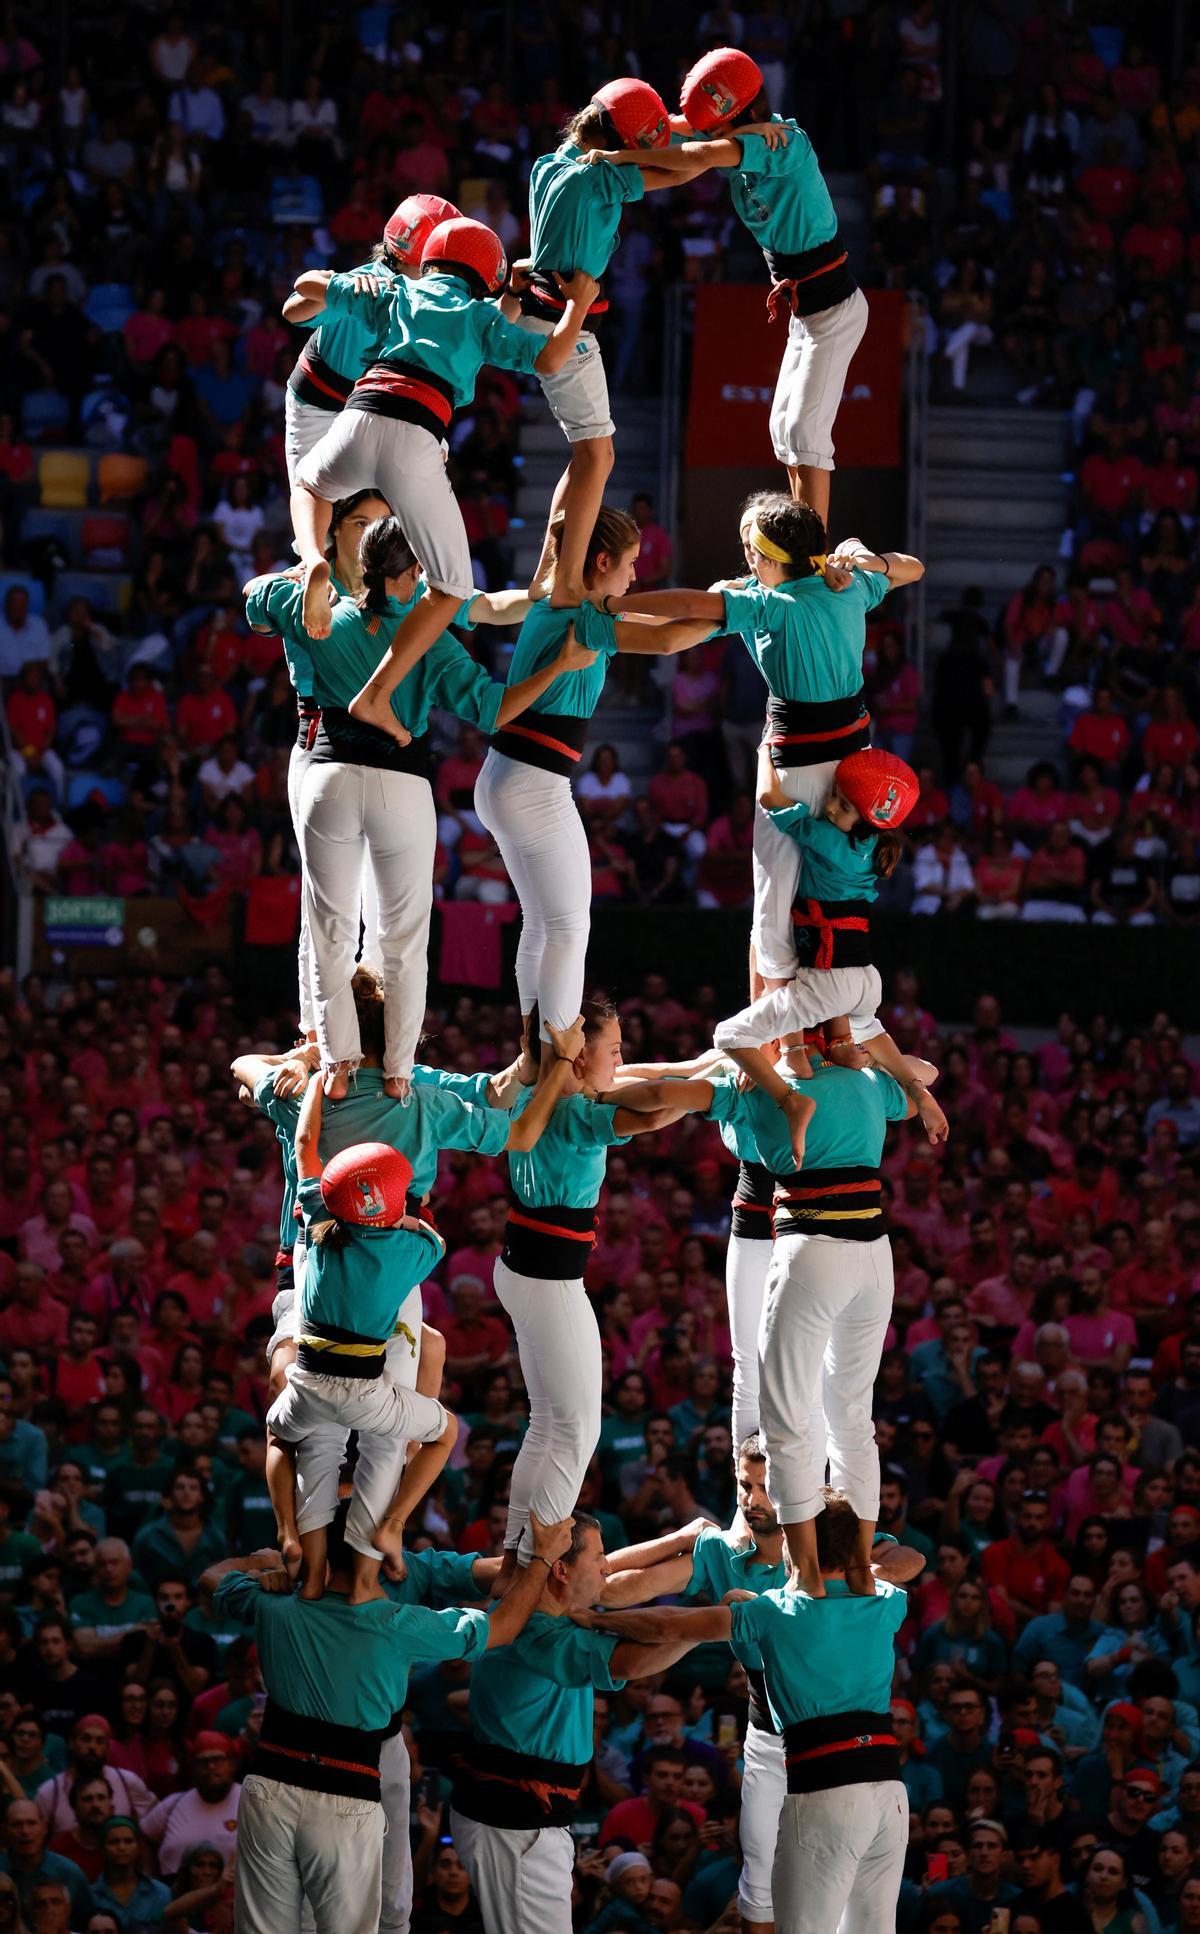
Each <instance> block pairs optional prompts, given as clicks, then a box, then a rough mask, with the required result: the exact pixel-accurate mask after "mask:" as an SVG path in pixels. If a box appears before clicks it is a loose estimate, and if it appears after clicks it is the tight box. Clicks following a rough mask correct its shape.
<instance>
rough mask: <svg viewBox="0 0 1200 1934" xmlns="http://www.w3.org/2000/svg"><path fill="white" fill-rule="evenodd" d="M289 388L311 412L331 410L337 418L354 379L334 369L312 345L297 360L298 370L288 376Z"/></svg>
mask: <svg viewBox="0 0 1200 1934" xmlns="http://www.w3.org/2000/svg"><path fill="white" fill-rule="evenodd" d="M288 388H289V389H290V390H291V392H292V394H293V396H295V397H297V398H298V399H299V401H300V402H301V403H307V404H308V406H309V408H310V409H313V410H328V411H330V413H331V414H335V415H336V413H337V411H338V410H340V409H342V408H343V406H344V405H345V402H346V398H347V397H348V396H349V394H350V392H351V390H352V389H353V388H354V378H353V377H352V376H342V375H341V374H340V373H339V372H338V371H337V370H336V369H331V368H330V366H329V364H328V363H327V362H325V361H324V359H323V358H322V356H321V355H320V353H319V352H318V351H317V350H316V349H314V348H313V345H312V344H311V342H309V343H305V345H304V348H303V349H302V350H301V351H300V354H299V356H298V357H297V359H296V367H295V368H294V369H293V371H292V373H291V375H290V376H289V377H288Z"/></svg>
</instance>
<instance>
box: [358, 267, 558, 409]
mask: <svg viewBox="0 0 1200 1934" xmlns="http://www.w3.org/2000/svg"><path fill="white" fill-rule="evenodd" d="M325 304H326V307H327V308H328V309H330V310H332V311H333V313H334V314H335V315H358V316H360V317H361V319H362V322H363V326H364V327H365V328H366V329H368V330H369V331H370V332H371V333H372V335H374V336H375V337H376V338H377V339H378V346H377V352H376V353H377V358H378V360H379V361H380V362H389V361H390V362H405V363H411V364H413V365H414V366H415V367H416V368H418V369H427V370H428V371H429V372H430V374H431V375H433V376H437V377H438V378H439V379H440V380H441V381H442V382H443V383H446V384H448V386H449V388H450V392H451V397H452V400H453V404H454V408H455V409H456V410H458V409H462V408H463V406H464V405H465V404H467V403H469V402H470V401H471V399H472V398H473V396H474V395H475V383H476V379H477V377H478V375H479V372H480V370H481V369H482V368H483V366H484V364H485V363H491V364H493V366H494V367H495V368H497V369H511V370H513V371H514V372H515V373H516V374H517V375H521V376H532V375H534V373H535V371H534V364H535V363H536V362H537V359H538V357H539V356H540V354H541V352H542V349H543V347H544V343H545V339H544V337H542V336H539V335H537V334H535V333H532V332H531V331H529V330H528V329H519V328H518V327H517V325H516V323H515V322H509V321H508V320H507V319H506V318H505V317H504V316H502V315H501V313H500V310H499V309H498V308H497V306H496V304H495V303H494V302H480V301H477V300H476V298H475V297H474V296H473V295H472V294H471V291H470V289H469V288H468V287H467V285H466V283H465V282H464V281H463V279H462V277H461V276H458V275H441V274H433V275H423V276H422V277H421V279H420V280H419V281H418V282H405V283H403V285H402V286H401V285H400V284H398V283H392V284H391V285H390V286H389V287H388V288H386V289H384V290H383V291H382V292H381V293H380V294H379V295H377V296H369V295H362V296H360V295H355V293H354V277H353V275H335V276H334V278H333V280H332V281H331V282H330V284H329V286H328V288H327V289H326V291H325Z"/></svg>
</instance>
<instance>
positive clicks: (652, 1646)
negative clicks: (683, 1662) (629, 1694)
mask: <svg viewBox="0 0 1200 1934" xmlns="http://www.w3.org/2000/svg"><path fill="white" fill-rule="evenodd" d="M580 1622H583V1621H580ZM586 1622H587V1623H588V1624H589V1625H590V1626H591V1629H592V1630H593V1631H596V1632H609V1633H612V1632H615V1633H616V1634H617V1636H618V1637H619V1638H620V1640H621V1643H620V1644H619V1645H618V1647H617V1649H616V1651H615V1652H614V1653H613V1655H612V1659H611V1661H610V1669H611V1671H612V1674H613V1677H614V1678H619V1679H648V1678H649V1677H650V1676H651V1675H652V1674H653V1673H656V1672H666V1671H667V1670H668V1669H669V1667H671V1666H673V1665H674V1664H675V1662H676V1660H677V1659H682V1658H683V1657H684V1655H685V1654H686V1653H688V1652H690V1651H691V1650H692V1648H693V1646H697V1645H709V1644H714V1643H719V1642H720V1641H722V1640H728V1638H729V1636H730V1631H731V1628H732V1619H731V1616H730V1611H729V1607H728V1605H707V1606H699V1607H697V1608H695V1609H694V1610H693V1609H686V1610H685V1609H681V1608H679V1607H676V1606H662V1607H659V1608H657V1609H654V1610H650V1611H641V1612H600V1613H595V1614H593V1615H591V1616H590V1617H589V1618H588V1619H587V1621H586Z"/></svg>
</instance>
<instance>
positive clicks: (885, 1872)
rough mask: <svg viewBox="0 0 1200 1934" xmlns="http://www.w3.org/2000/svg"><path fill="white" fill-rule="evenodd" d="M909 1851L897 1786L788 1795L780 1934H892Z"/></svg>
mask: <svg viewBox="0 0 1200 1934" xmlns="http://www.w3.org/2000/svg"><path fill="white" fill-rule="evenodd" d="M907 1846H908V1794H907V1793H906V1792H905V1790H904V1787H903V1785H902V1783H901V1782H900V1781H899V1780H874V1781H868V1782H866V1783H865V1784H864V1785H862V1786H835V1787H829V1788H827V1789H826V1790H825V1791H824V1792H820V1793H789V1794H788V1796H787V1798H786V1799H785V1800H784V1803H783V1812H782V1813H781V1814H780V1818H779V1843H778V1846H777V1847H776V1851H775V1871H774V1874H773V1876H772V1882H771V1892H772V1897H773V1899H774V1902H775V1934H834V1930H835V1929H836V1930H837V1934H894V1929H895V1926H896V1902H897V1901H898V1899H899V1898H900V1881H901V1878H902V1876H903V1872H904V1855H905V1851H906V1849H907Z"/></svg>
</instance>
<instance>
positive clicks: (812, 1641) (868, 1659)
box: [729, 1578, 908, 1732]
mask: <svg viewBox="0 0 1200 1934" xmlns="http://www.w3.org/2000/svg"><path fill="white" fill-rule="evenodd" d="M825 1594H826V1595H825V1597H824V1598H810V1597H809V1596H808V1593H807V1592H800V1591H790V1590H788V1589H786V1588H781V1587H776V1588H775V1589H774V1590H772V1591H767V1592H762V1593H760V1595H759V1596H758V1597H757V1598H743V1599H739V1600H738V1602H737V1603H736V1604H734V1605H731V1606H730V1608H729V1612H730V1618H731V1621H732V1634H731V1635H732V1641H733V1646H734V1650H735V1652H736V1653H737V1655H738V1657H739V1658H740V1659H742V1662H743V1664H745V1663H746V1662H747V1654H749V1656H750V1657H751V1658H753V1655H754V1654H755V1653H756V1652H757V1654H758V1657H759V1658H760V1659H761V1660H762V1669H763V1671H764V1673H765V1674H766V1681H767V1702H768V1704H769V1706H770V1708H771V1717H772V1719H773V1720H774V1722H775V1725H776V1726H777V1728H778V1729H779V1731H780V1732H782V1731H783V1729H784V1727H785V1726H793V1725H796V1724H798V1723H799V1722H800V1721H801V1720H804V1719H821V1718H828V1717H832V1716H834V1715H835V1714H837V1713H842V1712H887V1710H888V1707H889V1702H890V1700H891V1694H892V1675H893V1673H894V1672H895V1669H896V1648H895V1635H896V1633H897V1632H898V1631H899V1630H900V1627H901V1626H902V1625H903V1623H904V1619H905V1615H906V1613H907V1610H908V1599H907V1597H906V1596H905V1594H904V1592H903V1591H901V1590H900V1589H899V1587H898V1586H896V1585H889V1584H887V1583H886V1582H885V1581H884V1580H883V1579H879V1580H877V1581H876V1586H875V1594H874V1596H873V1597H871V1598H860V1597H858V1596H857V1595H856V1594H855V1593H852V1592H851V1591H850V1589H849V1587H848V1585H847V1584H846V1582H845V1580H844V1579H842V1578H830V1579H827V1580H826V1584H825Z"/></svg>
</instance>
